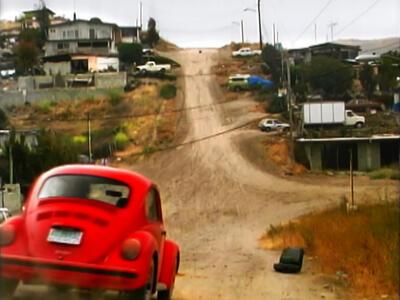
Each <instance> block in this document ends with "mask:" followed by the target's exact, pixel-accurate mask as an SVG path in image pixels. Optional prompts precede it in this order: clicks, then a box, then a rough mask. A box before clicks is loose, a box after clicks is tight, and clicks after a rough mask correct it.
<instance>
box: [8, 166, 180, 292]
mask: <svg viewBox="0 0 400 300" xmlns="http://www.w3.org/2000/svg"><path fill="white" fill-rule="evenodd" d="M178 267H179V247H178V245H177V244H176V243H174V242H173V241H171V240H168V239H166V231H165V227H164V224H163V218H162V211H161V203H160V195H159V192H158V190H157V187H156V186H155V185H154V184H153V183H152V182H151V181H150V180H149V179H147V178H145V177H143V176H141V175H139V174H137V173H134V172H131V171H126V170H120V169H114V168H109V167H103V166H91V165H90V166H89V165H71V166H62V167H58V168H55V169H52V170H50V171H48V172H46V173H44V174H43V175H41V176H40V177H39V178H38V179H37V181H36V182H35V183H34V185H33V186H32V189H31V191H30V193H29V195H28V198H27V201H26V203H25V209H24V211H23V213H22V215H20V216H15V217H12V218H10V219H8V220H7V221H6V222H5V223H3V224H2V225H1V227H0V296H1V297H0V298H1V299H4V298H7V297H11V296H12V294H13V293H14V291H15V289H16V288H17V285H18V283H19V282H20V281H22V282H24V283H28V284H29V283H32V282H35V283H37V282H40V283H44V284H49V285H54V286H58V287H76V288H79V289H84V290H86V289H89V290H97V289H101V290H117V291H119V292H120V293H121V294H123V295H124V296H126V299H150V297H152V295H153V294H155V293H156V292H157V297H158V299H170V298H171V295H172V290H173V287H174V282H175V275H176V273H177V271H178Z"/></svg>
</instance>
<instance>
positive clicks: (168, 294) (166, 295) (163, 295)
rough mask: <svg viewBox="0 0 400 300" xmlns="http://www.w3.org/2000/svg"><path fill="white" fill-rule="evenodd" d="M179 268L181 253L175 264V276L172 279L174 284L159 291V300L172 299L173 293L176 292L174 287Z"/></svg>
mask: <svg viewBox="0 0 400 300" xmlns="http://www.w3.org/2000/svg"><path fill="white" fill-rule="evenodd" d="M178 269H179V254H178V257H177V258H176V264H175V270H174V276H173V279H172V285H171V287H170V288H169V289H167V290H163V291H158V293H157V300H171V299H172V294H173V292H174V287H175V278H176V273H178Z"/></svg>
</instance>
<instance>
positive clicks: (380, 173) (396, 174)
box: [368, 168, 400, 180]
mask: <svg viewBox="0 0 400 300" xmlns="http://www.w3.org/2000/svg"><path fill="white" fill-rule="evenodd" d="M368 176H369V178H371V179H393V180H400V170H398V169H391V168H383V169H379V170H375V171H372V172H369V173H368Z"/></svg>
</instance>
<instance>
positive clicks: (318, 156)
mask: <svg viewBox="0 0 400 300" xmlns="http://www.w3.org/2000/svg"><path fill="white" fill-rule="evenodd" d="M304 147H305V151H306V155H307V158H308V161H309V163H310V169H311V170H313V171H320V170H322V144H321V143H307V144H305V145H304Z"/></svg>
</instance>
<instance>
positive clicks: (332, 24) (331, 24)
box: [328, 22, 338, 42]
mask: <svg viewBox="0 0 400 300" xmlns="http://www.w3.org/2000/svg"><path fill="white" fill-rule="evenodd" d="M337 24H338V23H336V22H331V23H329V25H328V27H330V28H331V41H332V42H333V27H335V26H336V25H337Z"/></svg>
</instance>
